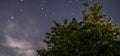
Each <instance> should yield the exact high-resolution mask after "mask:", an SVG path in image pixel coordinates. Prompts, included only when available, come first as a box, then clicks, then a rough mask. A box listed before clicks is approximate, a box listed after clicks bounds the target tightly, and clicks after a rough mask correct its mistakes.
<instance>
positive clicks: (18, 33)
mask: <svg viewBox="0 0 120 56" xmlns="http://www.w3.org/2000/svg"><path fill="white" fill-rule="evenodd" d="M24 24H26V25H25V26H21V25H19V24H18V23H16V22H7V24H6V26H5V27H4V29H3V35H4V37H5V41H4V42H3V43H2V45H3V46H5V47H8V48H11V49H13V50H14V52H15V53H16V55H17V56H35V55H36V53H35V52H36V50H35V49H37V46H36V45H35V44H37V45H38V47H39V48H47V47H46V44H45V43H44V42H42V41H38V43H35V42H36V41H35V39H34V38H36V37H40V30H39V28H37V27H36V26H35V23H34V22H33V21H32V20H28V22H26V23H24Z"/></svg>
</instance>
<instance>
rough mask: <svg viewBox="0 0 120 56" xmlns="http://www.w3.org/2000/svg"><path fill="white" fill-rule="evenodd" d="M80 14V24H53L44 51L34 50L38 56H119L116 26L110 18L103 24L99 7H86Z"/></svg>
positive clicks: (117, 27)
mask: <svg viewBox="0 0 120 56" xmlns="http://www.w3.org/2000/svg"><path fill="white" fill-rule="evenodd" d="M83 5H84V6H85V7H86V8H87V9H88V10H89V11H90V12H87V11H88V10H83V11H82V14H83V20H82V21H79V22H78V21H76V19H75V18H73V19H72V21H71V22H68V21H67V19H64V20H63V22H64V24H60V23H57V22H56V21H55V20H54V21H53V22H54V24H55V26H54V27H51V32H50V33H46V40H44V42H45V43H47V44H48V49H47V50H44V49H43V50H37V53H38V55H40V56H118V55H120V42H119V41H117V37H118V36H119V35H120V32H119V29H120V27H119V25H115V24H113V23H112V18H109V20H108V21H105V20H104V18H105V16H106V15H105V14H104V13H101V9H102V8H103V6H102V5H98V4H97V3H94V4H93V5H92V6H90V5H89V4H88V3H83Z"/></svg>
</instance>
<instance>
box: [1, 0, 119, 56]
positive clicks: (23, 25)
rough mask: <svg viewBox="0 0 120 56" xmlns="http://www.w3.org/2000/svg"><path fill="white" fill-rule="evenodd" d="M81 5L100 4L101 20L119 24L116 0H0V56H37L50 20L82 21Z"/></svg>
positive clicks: (44, 46)
mask: <svg viewBox="0 0 120 56" xmlns="http://www.w3.org/2000/svg"><path fill="white" fill-rule="evenodd" d="M83 2H88V3H90V4H93V3H94V2H97V3H98V4H103V5H104V8H103V10H102V11H103V12H104V13H106V15H107V17H106V18H105V19H107V18H109V17H110V16H112V17H113V22H114V23H119V24H120V22H119V20H120V12H119V11H120V6H119V5H120V0H0V56H37V55H36V53H35V51H36V50H37V49H40V48H47V46H46V44H45V43H44V42H42V40H43V39H45V33H46V32H50V27H51V26H53V25H54V24H53V22H52V21H53V19H56V20H57V21H58V22H60V23H62V20H63V19H65V18H66V19H68V20H69V21H70V20H71V19H72V18H76V19H77V20H82V19H83V18H82V17H83V16H82V14H81V10H82V9H85V7H84V6H83V5H82V3H83Z"/></svg>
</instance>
